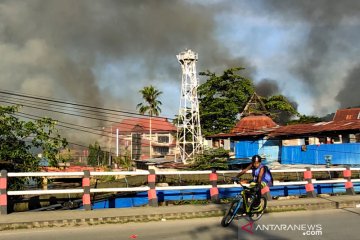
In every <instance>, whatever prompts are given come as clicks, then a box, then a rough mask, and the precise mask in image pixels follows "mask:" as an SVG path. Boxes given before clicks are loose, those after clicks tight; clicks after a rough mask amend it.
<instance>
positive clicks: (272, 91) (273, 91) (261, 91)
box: [255, 79, 280, 97]
mask: <svg viewBox="0 0 360 240" xmlns="http://www.w3.org/2000/svg"><path fill="white" fill-rule="evenodd" d="M255 91H256V93H257V94H258V95H260V96H262V97H271V96H273V95H277V94H279V93H280V88H279V85H278V83H277V82H276V81H275V80H272V79H262V80H261V81H260V82H258V83H257V84H256V85H255Z"/></svg>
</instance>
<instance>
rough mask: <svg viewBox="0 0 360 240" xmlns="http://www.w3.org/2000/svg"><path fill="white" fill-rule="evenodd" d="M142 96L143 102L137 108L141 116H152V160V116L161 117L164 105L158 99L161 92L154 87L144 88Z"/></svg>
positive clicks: (141, 91) (141, 92)
mask: <svg viewBox="0 0 360 240" xmlns="http://www.w3.org/2000/svg"><path fill="white" fill-rule="evenodd" d="M139 93H140V94H141V95H142V98H143V102H142V103H139V104H138V105H137V106H136V108H137V109H139V113H140V114H143V115H144V114H145V113H148V114H149V116H150V158H152V149H151V148H152V147H151V138H152V126H151V119H152V116H154V115H155V116H159V114H160V113H161V109H160V106H161V105H162V103H161V102H160V101H159V100H158V97H159V96H160V95H161V94H162V92H161V91H159V90H157V89H156V88H155V87H153V86H152V85H150V86H147V87H144V88H143V89H141V90H140V91H139Z"/></svg>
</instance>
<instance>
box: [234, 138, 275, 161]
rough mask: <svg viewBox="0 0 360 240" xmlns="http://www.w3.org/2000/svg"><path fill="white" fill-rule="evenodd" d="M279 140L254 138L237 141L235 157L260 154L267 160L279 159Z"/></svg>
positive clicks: (248, 156)
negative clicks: (252, 139)
mask: <svg viewBox="0 0 360 240" xmlns="http://www.w3.org/2000/svg"><path fill="white" fill-rule="evenodd" d="M279 144H280V141H279V140H265V139H260V140H254V141H249V140H245V141H239V142H236V143H235V158H251V157H252V156H254V155H255V154H259V155H260V156H263V157H265V158H266V161H267V162H268V163H269V162H273V161H278V159H279V158H280V147H279Z"/></svg>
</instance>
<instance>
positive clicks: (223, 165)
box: [189, 148, 229, 170]
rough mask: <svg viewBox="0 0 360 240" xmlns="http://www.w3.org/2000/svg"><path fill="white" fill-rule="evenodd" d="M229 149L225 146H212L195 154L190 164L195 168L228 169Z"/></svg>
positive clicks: (190, 166) (191, 167)
mask: <svg viewBox="0 0 360 240" xmlns="http://www.w3.org/2000/svg"><path fill="white" fill-rule="evenodd" d="M228 159H229V151H227V150H224V149H223V148H211V149H207V150H205V151H204V152H203V153H202V154H198V155H195V157H194V158H193V160H192V163H191V164H190V165H189V168H190V169H193V170H209V169H217V170H220V169H228Z"/></svg>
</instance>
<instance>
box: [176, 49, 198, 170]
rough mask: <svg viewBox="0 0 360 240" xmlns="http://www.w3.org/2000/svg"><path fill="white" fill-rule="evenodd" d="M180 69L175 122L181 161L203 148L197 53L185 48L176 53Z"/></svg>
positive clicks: (184, 161)
mask: <svg viewBox="0 0 360 240" xmlns="http://www.w3.org/2000/svg"><path fill="white" fill-rule="evenodd" d="M176 57H177V59H178V61H179V63H180V65H181V70H182V83H181V95H180V108H179V116H178V123H177V149H179V150H180V158H181V161H182V162H183V163H186V159H188V158H189V157H192V156H193V155H194V154H196V153H199V152H201V151H202V150H203V140H202V136H201V127H200V115H199V101H198V96H197V88H198V86H199V81H198V79H197V77H196V61H197V60H198V54H197V53H195V52H193V51H191V50H186V51H184V52H181V53H179V55H176Z"/></svg>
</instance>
